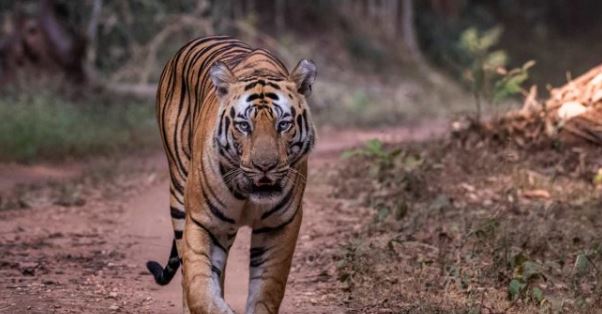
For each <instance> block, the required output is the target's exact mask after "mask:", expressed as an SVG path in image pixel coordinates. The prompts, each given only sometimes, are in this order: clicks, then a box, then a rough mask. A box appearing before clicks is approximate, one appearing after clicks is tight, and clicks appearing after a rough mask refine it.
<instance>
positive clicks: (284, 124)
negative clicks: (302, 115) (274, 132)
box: [278, 121, 292, 132]
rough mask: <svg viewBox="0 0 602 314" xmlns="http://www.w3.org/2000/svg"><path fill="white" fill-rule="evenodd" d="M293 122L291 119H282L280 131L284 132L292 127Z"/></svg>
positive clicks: (279, 126)
mask: <svg viewBox="0 0 602 314" xmlns="http://www.w3.org/2000/svg"><path fill="white" fill-rule="evenodd" d="M291 125H292V123H291V122H290V121H280V122H278V132H284V131H286V130H288V129H289V128H290V127H291Z"/></svg>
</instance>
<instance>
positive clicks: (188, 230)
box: [182, 217, 234, 314]
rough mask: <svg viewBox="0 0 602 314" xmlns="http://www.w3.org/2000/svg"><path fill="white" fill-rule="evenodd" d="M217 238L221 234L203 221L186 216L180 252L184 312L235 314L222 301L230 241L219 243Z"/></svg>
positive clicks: (193, 313)
mask: <svg viewBox="0 0 602 314" xmlns="http://www.w3.org/2000/svg"><path fill="white" fill-rule="evenodd" d="M220 238H223V237H220V235H219V234H216V233H215V232H214V231H213V230H211V229H210V228H209V227H208V226H207V225H205V224H204V223H203V222H201V221H199V220H196V219H194V218H193V217H187V218H186V225H185V227H184V241H183V242H184V243H183V255H182V265H183V281H182V286H183V288H184V313H192V314H201V313H202V314H205V313H207V314H213V313H216V314H218V313H219V314H223V313H228V314H229V313H234V311H232V309H231V308H230V307H229V306H228V305H227V304H226V302H225V301H224V280H223V279H224V275H225V274H224V271H225V268H226V260H227V258H228V248H229V247H230V244H231V243H221V242H220ZM225 238H228V236H226V237H225ZM232 240H233V239H232Z"/></svg>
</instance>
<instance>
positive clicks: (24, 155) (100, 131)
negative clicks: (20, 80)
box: [0, 91, 159, 162]
mask: <svg viewBox="0 0 602 314" xmlns="http://www.w3.org/2000/svg"><path fill="white" fill-rule="evenodd" d="M153 109H154V108H153V106H151V105H149V104H140V103H137V102H136V101H134V100H127V101H125V102H115V101H111V100H109V99H103V98H102V97H99V99H98V100H95V99H83V100H80V101H77V102H76V101H73V100H69V99H67V98H65V97H62V96H59V95H58V94H57V93H53V92H49V91H42V92H37V93H36V94H23V93H19V94H14V95H4V96H2V97H0V117H3V119H2V120H3V122H2V123H0V160H11V161H20V162H33V161H36V160H40V159H51V160H60V159H65V158H70V157H85V156H90V155H99V154H107V153H114V152H118V151H122V150H137V149H140V148H145V147H149V146H151V145H156V143H157V142H158V138H159V137H158V134H156V133H157V131H156V126H155V120H154V115H153Z"/></svg>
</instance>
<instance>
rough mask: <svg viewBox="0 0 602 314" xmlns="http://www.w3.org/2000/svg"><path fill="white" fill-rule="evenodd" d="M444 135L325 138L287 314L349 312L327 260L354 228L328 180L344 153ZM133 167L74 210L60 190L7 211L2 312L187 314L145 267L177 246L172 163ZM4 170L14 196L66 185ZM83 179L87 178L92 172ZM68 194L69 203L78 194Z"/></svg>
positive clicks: (148, 161) (243, 244) (233, 294)
mask: <svg viewBox="0 0 602 314" xmlns="http://www.w3.org/2000/svg"><path fill="white" fill-rule="evenodd" d="M443 130H444V124H442V123H435V124H434V125H433V124H432V123H427V124H424V125H418V126H417V127H414V128H395V129H383V130H380V131H379V130H374V131H361V132H359V131H354V130H334V129H324V130H321V132H320V138H319V141H318V146H317V148H316V151H315V152H314V154H313V156H312V158H311V159H310V163H311V166H310V169H311V170H310V175H309V180H310V182H309V184H308V188H307V192H306V198H305V209H304V220H303V226H302V229H301V230H302V231H301V235H300V237H299V241H298V246H297V251H296V254H295V258H294V261H293V269H292V271H291V275H290V279H289V285H288V287H287V291H286V296H285V299H284V303H283V305H282V308H281V312H282V313H341V312H344V305H343V304H341V302H340V300H338V299H337V298H336V297H333V294H335V295H336V286H337V281H336V278H335V277H334V272H335V270H334V267H335V266H334V265H333V261H332V260H331V259H329V256H331V255H328V254H327V253H329V252H332V251H333V250H337V249H338V248H337V238H336V236H334V235H336V233H337V230H341V228H349V227H351V226H349V224H348V222H346V221H344V220H341V219H337V215H336V211H337V210H338V208H339V207H340V206H339V204H338V203H337V202H338V201H337V200H334V199H332V198H331V197H330V196H329V192H330V186H329V181H327V180H325V177H326V176H325V174H327V173H328V171H329V169H331V167H332V164H333V163H334V162H336V161H337V159H338V156H339V155H340V153H341V152H342V151H343V150H345V149H349V148H351V147H353V146H357V145H359V144H360V143H362V142H363V141H365V140H368V139H371V138H380V139H381V140H383V141H391V142H399V141H403V140H421V139H425V138H427V137H429V136H431V134H432V133H437V134H440V133H442V131H443ZM129 162H133V163H135V164H136V169H138V170H137V171H132V172H131V173H130V171H129V170H128V169H129V168H128V167H127V166H126V167H123V166H121V167H119V168H118V169H117V172H118V176H117V177H118V179H116V180H112V181H110V183H106V182H103V180H102V179H98V178H96V179H94V180H83V181H82V182H80V183H78V184H75V185H73V186H74V188H73V189H74V190H75V192H73V193H71V194H75V196H73V195H71V194H68V196H69V197H71V198H74V197H75V198H76V201H75V202H73V203H67V205H70V206H65V204H64V202H61V201H56V199H57V198H56V193H57V192H56V191H57V187H56V185H57V184H55V185H54V186H51V187H50V188H47V189H45V188H42V189H39V190H36V192H35V193H33V195H34V197H30V199H29V200H26V201H23V203H24V205H23V206H21V207H25V208H16V209H15V208H13V209H8V210H3V211H0V277H1V278H3V279H2V281H1V282H0V292H1V293H0V294H1V295H2V296H3V297H2V298H0V313H80V312H86V313H107V312H125V313H179V312H181V288H180V277H179V275H178V277H176V278H175V279H174V280H173V281H172V283H171V284H169V285H168V286H165V287H160V286H157V285H156V284H155V283H154V282H153V281H152V279H151V276H150V275H149V274H148V272H147V271H146V269H145V267H144V264H145V262H146V261H147V260H151V259H152V260H158V261H161V262H162V263H164V262H165V259H166V258H167V254H168V249H169V245H170V243H171V236H172V231H171V225H170V221H169V214H168V210H167V208H168V207H167V206H168V205H167V204H168V189H167V176H166V171H165V168H164V165H165V162H164V160H163V156H162V154H160V153H157V154H154V155H152V156H150V157H146V158H144V160H135V161H129ZM126 164H127V162H126ZM0 169H2V170H3V171H2V174H1V175H0V177H2V178H0V182H4V183H3V185H2V187H3V189H4V190H5V191H8V190H9V189H11V188H13V187H14V184H12V182H27V183H32V182H42V181H45V180H48V179H50V180H52V179H56V177H59V178H62V177H63V176H61V175H60V169H50V170H48V169H47V167H45V168H43V169H44V171H41V172H36V171H35V169H33V170H32V168H31V167H23V166H20V167H9V166H5V167H4V168H2V167H0ZM6 169H9V170H10V172H8V170H7V171H4V170H6ZM73 169H79V167H71V168H70V169H69V171H70V172H69V175H68V176H65V177H69V178H71V177H73V176H74V175H73V173H72V172H73V171H76V170H73ZM140 169H142V170H140ZM77 171H79V172H81V173H80V174H81V175H82V176H84V177H85V175H86V173H85V170H81V169H80V170H77ZM114 171H115V170H114ZM57 172H58V173H59V174H57ZM9 173H10V177H9V176H8V174H9ZM48 174H51V175H50V176H49V175H48ZM24 176H25V177H26V179H21V177H24ZM61 182H62V181H61ZM330 182H332V180H331V181H330ZM58 185H59V187H58V190H59V191H62V192H61V193H62V194H61V193H59V194H60V195H61V197H64V194H65V192H64V190H69V189H65V188H63V187H62V185H64V183H58ZM79 199H81V200H82V201H80V202H77V200H79ZM44 200H45V201H44ZM59 200H60V198H59ZM19 204H21V203H19ZM74 204H75V205H76V206H71V205H74ZM249 236H250V230H249V229H248V228H243V229H241V230H240V232H239V234H238V235H237V238H236V242H235V244H234V246H233V248H232V249H231V253H230V256H229V260H228V264H227V271H226V293H225V295H226V296H225V297H226V301H227V302H228V303H229V304H230V305H231V306H232V307H233V308H234V309H235V310H236V312H237V313H243V312H244V304H245V300H246V294H247V278H248V264H249V257H248V248H249V239H250V237H249Z"/></svg>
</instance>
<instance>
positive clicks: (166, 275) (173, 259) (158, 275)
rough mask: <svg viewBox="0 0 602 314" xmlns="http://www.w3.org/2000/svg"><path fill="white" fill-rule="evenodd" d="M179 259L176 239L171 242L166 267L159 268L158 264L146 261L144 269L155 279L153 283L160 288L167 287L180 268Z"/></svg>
mask: <svg viewBox="0 0 602 314" xmlns="http://www.w3.org/2000/svg"><path fill="white" fill-rule="evenodd" d="M180 264H181V262H180V257H179V256H178V249H177V247H176V239H174V240H173V242H172V244H171V253H169V260H168V261H167V265H165V268H163V266H161V264H159V263H158V262H155V261H148V262H146V268H148V271H150V273H151V274H153V277H154V278H155V282H156V283H158V284H159V285H161V286H165V285H167V284H168V283H169V282H170V281H171V279H173V276H174V275H175V274H176V272H177V271H178V268H180Z"/></svg>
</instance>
